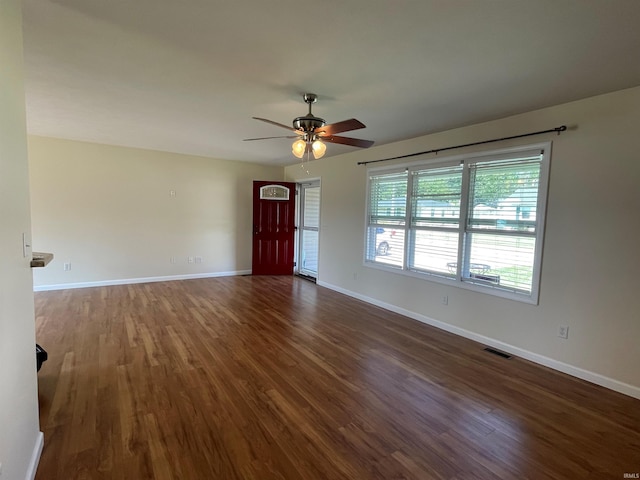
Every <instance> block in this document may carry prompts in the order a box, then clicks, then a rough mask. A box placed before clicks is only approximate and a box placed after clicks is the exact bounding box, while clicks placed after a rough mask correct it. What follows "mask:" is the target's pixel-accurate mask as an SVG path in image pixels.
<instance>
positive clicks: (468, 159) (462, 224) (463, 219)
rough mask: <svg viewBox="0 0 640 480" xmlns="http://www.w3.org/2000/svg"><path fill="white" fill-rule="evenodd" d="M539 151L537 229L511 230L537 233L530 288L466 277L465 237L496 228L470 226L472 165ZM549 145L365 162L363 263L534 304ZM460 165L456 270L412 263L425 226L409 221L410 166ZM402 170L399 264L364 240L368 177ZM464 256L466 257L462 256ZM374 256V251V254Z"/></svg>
mask: <svg viewBox="0 0 640 480" xmlns="http://www.w3.org/2000/svg"><path fill="white" fill-rule="evenodd" d="M536 151H537V152H538V153H540V154H541V160H540V173H539V179H538V191H537V198H536V207H535V208H536V216H535V233H534V234H528V235H527V234H524V235H523V234H522V233H517V232H516V233H514V234H513V235H512V236H517V237H525V236H528V237H531V238H534V239H535V247H534V254H533V262H532V282H531V291H530V293H529V292H525V291H522V290H520V291H519V290H517V289H516V288H515V287H514V288H508V287H505V286H502V287H501V286H499V285H495V284H491V283H490V282H483V281H482V280H481V279H475V280H470V278H469V277H465V276H464V275H463V267H464V265H465V264H467V266H468V264H469V256H470V252H471V249H470V248H469V246H468V245H466V244H465V242H468V241H470V240H469V239H470V238H471V236H472V235H473V234H489V235H492V234H496V231H494V230H487V231H482V229H478V228H475V229H474V228H473V227H472V226H471V225H469V224H468V221H469V209H470V206H469V196H470V194H471V188H470V187H471V184H470V177H471V172H470V170H471V168H470V167H471V165H477V164H482V163H489V162H495V161H496V160H500V159H509V158H517V156H518V155H525V154H528V153H532V154H535V152H536ZM551 151H552V142H550V141H549V142H542V143H535V144H527V145H522V146H516V147H510V148H503V149H499V150H491V151H481V152H478V151H476V152H469V153H464V154H460V155H454V156H449V157H444V158H436V159H433V158H428V155H424V156H423V157H421V158H418V159H417V160H415V161H412V162H408V163H403V164H394V165H393V166H373V167H369V168H367V171H366V175H367V177H366V178H367V180H366V181H367V188H366V195H367V197H366V209H365V225H364V232H365V238H364V246H365V248H364V252H363V264H364V266H366V267H369V268H374V269H379V270H382V271H386V272H393V273H396V274H400V275H405V276H408V277H413V278H420V279H422V280H427V281H432V282H436V283H441V284H445V285H449V286H453V287H456V288H462V289H466V290H472V291H476V292H480V293H485V294H489V295H494V296H498V297H502V298H508V299H511V300H517V301H520V302H524V303H530V304H534V305H537V304H538V303H539V297H540V280H541V273H542V272H541V271H542V257H543V250H544V238H545V232H544V229H545V223H546V216H547V197H548V190H549V174H550V166H551ZM458 165H461V166H462V182H461V195H460V216H459V225H458V227H457V230H456V231H457V233H458V235H459V237H458V246H457V249H458V250H457V265H459V266H460V267H458V268H456V272H455V275H453V276H450V275H444V274H441V275H440V274H438V273H436V272H432V271H428V270H424V269H418V268H411V267H409V265H410V258H411V255H412V251H413V252H415V248H413V249H412V245H411V239H412V238H414V236H415V232H419V231H423V230H428V229H424V228H417V227H415V226H414V225H413V218H414V217H413V206H412V189H413V183H414V182H413V172H416V171H421V170H427V169H428V170H430V169H436V168H445V167H455V166H458ZM401 171H406V172H407V195H406V210H405V215H406V216H405V221H404V229H405V235H404V245H403V248H404V251H403V256H402V265H401V266H397V265H393V266H392V265H389V264H388V263H384V262H380V261H375V260H373V259H372V255H371V252H370V251H368V245H369V240H370V235H371V234H370V227H372V226H373V224H372V223H370V211H371V208H372V205H371V193H372V192H371V187H372V177H374V176H379V175H385V174H394V173H395V174H397V173H400V172H401ZM497 235H506V233H500V232H499V233H497ZM465 257H466V258H465ZM373 258H375V255H373Z"/></svg>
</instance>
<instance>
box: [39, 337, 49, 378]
mask: <svg viewBox="0 0 640 480" xmlns="http://www.w3.org/2000/svg"><path fill="white" fill-rule="evenodd" d="M47 358H49V355H47V352H46V351H45V350H44V348H42V347H41V346H40V345H38V344H37V343H36V362H37V364H38V370H36V371H37V372H39V371H40V367H42V364H43V363H44V362H46V361H47Z"/></svg>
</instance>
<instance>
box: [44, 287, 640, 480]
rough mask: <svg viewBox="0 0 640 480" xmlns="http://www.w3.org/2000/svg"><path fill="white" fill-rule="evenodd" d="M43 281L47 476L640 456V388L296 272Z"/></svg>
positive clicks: (382, 468)
mask: <svg viewBox="0 0 640 480" xmlns="http://www.w3.org/2000/svg"><path fill="white" fill-rule="evenodd" d="M35 299H36V328H37V329H36V333H37V340H38V343H40V344H41V345H42V346H43V347H44V348H45V349H46V350H47V351H48V353H49V360H48V361H47V362H45V363H44V364H43V366H42V369H41V371H40V373H39V400H40V407H41V408H40V420H41V426H42V430H43V431H44V434H45V448H44V451H43V454H42V458H41V461H40V465H39V468H38V473H37V476H36V479H37V480H45V479H46V480H56V479H60V480H68V479H76V478H77V479H118V480H120V479H123V478H135V479H172V478H179V479H200V478H207V479H223V480H235V479H238V480H239V479H260V480H272V479H273V480H299V479H301V478H304V479H306V480H315V479H318V480H320V479H322V480H327V479H358V480H360V479H372V480H373V479H385V480H386V479H392V478H397V479H417V480H423V479H438V480H455V479H458V480H462V479H471V478H472V479H474V480H478V479H485V478H486V479H512V478H523V479H527V478H529V479H534V480H538V479H540V480H544V479H571V478H594V479H595V478H598V479H607V478H612V479H619V478H622V477H623V474H624V473H635V472H638V471H640V435H639V433H638V432H640V401H638V400H636V399H633V398H630V397H626V396H624V395H621V394H618V393H615V392H612V391H609V390H606V389H604V388H601V387H598V386H595V385H592V384H589V383H587V382H583V381H581V380H578V379H575V378H572V377H569V376H567V375H563V374H560V373H558V372H555V371H552V370H550V369H547V368H544V367H541V366H539V365H534V364H532V363H530V362H527V361H525V360H522V359H519V358H515V357H514V358H511V359H503V358H499V357H496V356H493V355H490V354H488V353H486V352H484V351H483V346H482V345H479V344H477V343H475V342H473V341H470V340H468V339H465V338H461V337H457V336H455V335H452V334H449V333H447V332H443V331H441V330H437V329H435V328H432V327H429V326H427V325H424V324H421V323H418V322H415V321H413V320H411V319H407V318H405V317H402V316H401V315H397V314H394V313H391V312H388V311H386V310H383V309H380V308H377V307H374V306H371V305H368V304H365V303H363V302H360V301H358V300H354V299H352V298H349V297H346V296H344V295H341V294H339V293H336V292H333V291H331V290H328V289H325V288H322V287H319V286H317V285H315V284H312V283H310V282H307V281H304V280H301V279H298V278H294V277H286V276H285V277H258V276H256V277H249V276H248V277H227V278H211V279H200V280H185V281H176V282H160V283H151V284H134V285H124V286H112V287H99V288H86V289H77V290H63V291H54V292H37V293H36V294H35Z"/></svg>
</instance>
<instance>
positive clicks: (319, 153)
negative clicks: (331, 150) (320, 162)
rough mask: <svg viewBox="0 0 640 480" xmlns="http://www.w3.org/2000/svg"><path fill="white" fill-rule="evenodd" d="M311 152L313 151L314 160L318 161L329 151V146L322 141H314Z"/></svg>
mask: <svg viewBox="0 0 640 480" xmlns="http://www.w3.org/2000/svg"><path fill="white" fill-rule="evenodd" d="M311 150H312V151H313V158H315V159H316V160H317V159H318V158H322V157H323V156H324V152H326V151H327V146H326V145H325V144H324V143H323V142H321V141H320V140H314V142H313V143H312V144H311Z"/></svg>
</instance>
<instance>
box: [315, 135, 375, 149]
mask: <svg viewBox="0 0 640 480" xmlns="http://www.w3.org/2000/svg"><path fill="white" fill-rule="evenodd" d="M320 138H322V140H324V141H325V142H330V143H339V144H340V145H350V146H352V147H360V148H369V147H370V146H371V145H373V144H374V143H375V142H374V141H373V140H362V139H360V138H351V137H339V136H335V135H329V136H327V137H320Z"/></svg>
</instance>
